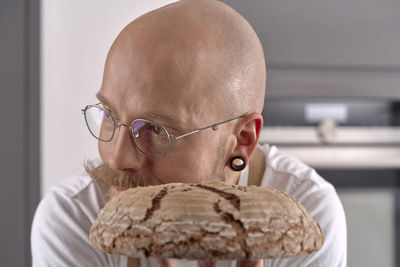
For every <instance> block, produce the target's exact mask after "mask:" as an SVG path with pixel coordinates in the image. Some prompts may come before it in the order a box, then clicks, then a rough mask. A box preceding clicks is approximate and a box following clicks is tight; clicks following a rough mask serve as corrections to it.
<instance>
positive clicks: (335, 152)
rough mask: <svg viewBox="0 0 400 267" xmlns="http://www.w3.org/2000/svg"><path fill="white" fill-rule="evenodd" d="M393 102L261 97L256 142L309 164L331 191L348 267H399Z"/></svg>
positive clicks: (399, 173) (399, 170) (399, 136)
mask: <svg viewBox="0 0 400 267" xmlns="http://www.w3.org/2000/svg"><path fill="white" fill-rule="evenodd" d="M399 105H400V104H399V103H397V102H391V101H388V100H368V101H366V100H365V99H362V100H348V99H347V100H344V99H342V100H340V99H335V100H329V101H327V100H326V99H308V100H307V99H300V100H299V99H296V100H295V99H287V98H283V99H270V100H268V99H267V100H266V103H265V108H264V111H263V115H264V119H265V122H264V128H263V130H262V133H261V137H260V142H261V143H269V144H273V145H276V146H277V147H278V148H279V149H280V150H281V151H283V152H285V153H287V154H290V155H293V156H295V157H297V158H299V159H300V160H302V161H303V162H305V163H307V164H308V165H310V166H312V167H314V168H315V169H316V170H317V171H318V172H319V173H320V174H321V175H322V176H323V177H324V178H325V179H326V180H328V181H329V182H331V183H332V184H333V185H334V186H335V187H336V189H337V191H338V194H339V197H340V198H341V201H342V203H343V206H344V209H345V213H346V220H347V227H348V266H399V264H400V258H399V255H400V246H399V244H400V233H399V229H400V216H399V215H400V194H399V192H400V191H399V185H400V126H399V118H400V115H399Z"/></svg>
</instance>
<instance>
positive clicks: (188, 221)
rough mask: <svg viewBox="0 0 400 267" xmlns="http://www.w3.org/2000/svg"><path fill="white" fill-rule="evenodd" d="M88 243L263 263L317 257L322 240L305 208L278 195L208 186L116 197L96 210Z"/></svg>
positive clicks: (131, 252)
mask: <svg viewBox="0 0 400 267" xmlns="http://www.w3.org/2000/svg"><path fill="white" fill-rule="evenodd" d="M90 241H91V242H92V244H93V245H94V246H96V247H97V248H100V249H102V250H104V251H106V252H110V253H119V254H123V255H127V256H132V257H143V256H144V257H149V256H151V257H162V258H186V259H241V258H249V259H260V258H278V257H288V256H296V255H300V254H305V253H311V252H314V251H316V250H318V249H319V248H320V247H321V246H322V244H323V237H322V233H321V229H320V227H319V225H318V224H317V223H316V222H315V221H314V220H313V219H312V217H311V216H310V215H309V214H308V212H307V211H306V209H305V208H304V207H303V206H302V205H301V204H300V203H299V202H298V201H297V200H295V199H294V198H293V197H291V196H289V195H287V194H285V193H283V192H281V191H278V190H276V189H272V188H265V187H258V186H249V187H242V186H237V185H230V184H225V183H223V182H220V181H207V182H204V183H202V184H182V183H173V184H164V185H159V186H149V187H137V188H132V189H129V190H126V191H124V192H121V193H120V194H118V195H116V196H115V197H114V198H112V199H111V200H110V201H109V202H108V203H107V205H106V206H105V207H104V208H103V209H102V210H101V212H100V214H99V215H98V217H97V219H96V221H95V222H94V224H93V225H92V229H91V231H90Z"/></svg>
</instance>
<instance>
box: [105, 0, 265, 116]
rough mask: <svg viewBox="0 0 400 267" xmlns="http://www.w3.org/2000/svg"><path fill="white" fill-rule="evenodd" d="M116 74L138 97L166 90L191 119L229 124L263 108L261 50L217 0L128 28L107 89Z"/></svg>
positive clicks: (181, 5) (110, 60)
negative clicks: (215, 117) (212, 116)
mask: <svg viewBox="0 0 400 267" xmlns="http://www.w3.org/2000/svg"><path fill="white" fill-rule="evenodd" d="M116 73H118V79H119V80H125V79H126V80H130V81H132V83H134V84H135V85H134V86H133V87H135V88H133V87H132V90H134V89H138V88H139V87H140V89H142V90H144V91H145V90H148V89H149V90H150V87H152V86H153V87H157V88H158V89H157V90H158V93H159V94H161V95H163V93H165V91H168V95H169V96H172V97H171V99H175V101H180V102H182V103H186V104H185V107H184V108H183V112H190V113H191V114H199V113H204V112H213V113H217V114H220V117H221V118H227V117H228V116H235V115H241V114H244V113H248V112H261V111H262V107H263V104H264V92H265V76H266V75H265V62H264V54H263V50H262V46H261V43H260V41H259V39H258V37H257V35H256V33H255V32H254V30H253V29H252V27H251V26H250V25H249V23H248V22H247V21H246V20H245V19H244V18H243V17H242V16H240V15H239V14H238V13H237V12H236V11H234V10H233V9H231V8H230V7H228V6H227V5H225V4H223V3H221V2H218V1H215V0H186V1H180V2H177V3H173V4H171V5H167V6H165V7H162V8H160V9H157V10H154V11H152V12H150V13H147V14H145V15H143V16H141V17H139V18H138V19H136V20H135V21H133V22H132V23H130V24H129V25H128V26H127V27H126V28H125V29H124V30H123V31H122V32H121V33H120V35H119V36H118V37H117V39H116V41H115V42H114V44H113V46H112V48H111V50H110V52H109V55H108V57H107V62H106V68H105V73H104V80H103V87H104V86H108V84H107V83H109V80H111V81H112V80H113V77H114V76H115V74H116ZM121 73H122V74H123V75H121ZM114 80H115V78H114ZM110 86H113V84H112V82H111V84H110ZM121 94H123V93H122V92H121ZM143 94H145V93H143ZM144 96H146V95H144ZM163 100H165V101H166V100H167V99H166V98H163ZM163 104H164V103H163Z"/></svg>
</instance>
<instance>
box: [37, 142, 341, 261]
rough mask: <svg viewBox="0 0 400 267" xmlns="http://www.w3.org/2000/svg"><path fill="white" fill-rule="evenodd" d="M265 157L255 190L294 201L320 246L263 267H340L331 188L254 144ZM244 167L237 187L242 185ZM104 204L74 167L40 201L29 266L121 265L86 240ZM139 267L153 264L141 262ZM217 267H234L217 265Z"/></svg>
mask: <svg viewBox="0 0 400 267" xmlns="http://www.w3.org/2000/svg"><path fill="white" fill-rule="evenodd" d="M259 148H260V149H261V150H262V151H263V153H264V155H265V158H266V170H265V173H264V176H263V179H262V184H261V186H269V187H273V188H276V189H279V190H282V191H284V192H286V193H288V194H290V195H292V196H294V197H295V198H296V199H297V200H299V201H300V202H301V203H302V204H303V206H304V207H305V208H306V209H307V210H308V211H309V212H310V214H311V216H312V217H313V218H314V219H315V220H316V221H317V222H318V223H319V225H320V226H321V229H322V232H323V235H324V239H325V240H324V244H323V246H322V248H321V249H320V250H319V251H317V252H315V253H312V254H310V255H304V256H298V257H291V258H283V259H273V260H271V259H268V260H265V261H264V266H296V267H297V266H321V267H328V266H335V267H336V266H346V256H347V254H346V252H347V246H346V245H347V243H346V221H345V215H344V211H343V207H342V204H341V202H340V200H339V198H338V196H337V194H336V191H335V189H334V188H333V186H332V185H331V184H329V183H328V182H326V181H325V180H324V179H323V178H321V177H320V176H319V175H318V174H317V173H316V172H315V171H314V170H313V169H312V168H310V167H308V166H306V165H305V164H303V163H301V162H300V161H298V160H297V159H295V158H293V157H290V156H288V155H285V154H282V153H280V152H279V151H278V150H277V149H276V147H274V146H269V145H263V146H259ZM247 180H248V169H247V168H246V169H244V170H243V171H242V173H241V176H240V179H239V184H240V185H247ZM104 205H105V199H104V195H103V193H102V191H101V189H100V187H99V185H98V184H97V183H96V182H95V181H94V180H93V179H91V178H90V177H89V176H88V174H87V173H86V171H85V169H84V168H83V166H82V167H80V168H79V169H77V170H75V171H74V172H73V173H71V174H70V175H69V176H68V177H66V179H64V180H63V181H62V182H61V183H60V184H59V185H58V186H55V187H53V188H52V189H51V190H50V192H49V193H47V194H46V196H45V197H44V198H43V199H42V201H41V202H40V204H39V206H38V208H37V210H36V213H35V217H34V220H33V224H32V233H31V246H32V247H31V248H32V262H33V266H40V267H42V266H52V267H55V266H98V267H100V266H123V267H125V266H126V265H127V257H125V256H118V255H111V254H107V253H104V252H102V251H100V250H98V249H96V248H94V247H92V246H91V244H90V243H89V241H88V236H89V230H90V227H91V225H92V223H93V222H94V220H95V219H96V216H97V214H98V212H99V211H100V209H101V208H102V207H103V206H104ZM175 262H176V264H177V266H178V267H179V266H196V262H195V261H185V260H176V261H175ZM140 264H141V266H155V264H154V262H153V260H152V259H141V262H140ZM217 266H218V267H225V266H235V263H234V262H231V261H218V262H217Z"/></svg>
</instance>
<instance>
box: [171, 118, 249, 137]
mask: <svg viewBox="0 0 400 267" xmlns="http://www.w3.org/2000/svg"><path fill="white" fill-rule="evenodd" d="M242 117H244V115H241V116H239V117H235V118H232V119H229V120H226V121H221V122H217V123H214V124H212V125H210V126H206V127H203V128H200V129H197V130H194V131H191V132H188V133H185V134H183V135H180V136H171V138H172V139H174V140H177V139H180V138H183V137H185V136H188V135H191V134H195V133H198V132H200V131H203V130H205V129H208V128H212V127H215V126H218V125H221V124H224V123H228V122H231V121H234V120H237V119H240V118H242Z"/></svg>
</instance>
